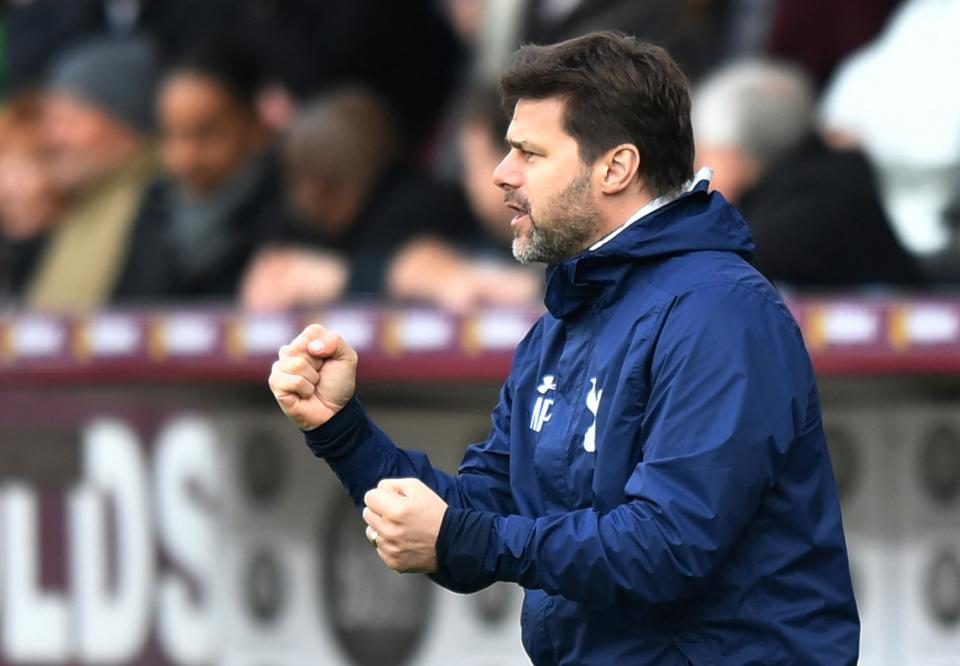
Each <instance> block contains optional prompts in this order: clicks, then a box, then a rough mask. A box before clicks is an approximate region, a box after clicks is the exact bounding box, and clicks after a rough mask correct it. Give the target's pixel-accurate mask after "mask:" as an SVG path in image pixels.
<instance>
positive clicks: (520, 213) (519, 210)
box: [506, 202, 530, 227]
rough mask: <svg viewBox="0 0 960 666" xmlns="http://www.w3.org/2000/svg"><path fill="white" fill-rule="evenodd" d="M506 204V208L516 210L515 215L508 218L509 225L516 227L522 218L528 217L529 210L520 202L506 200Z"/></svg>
mask: <svg viewBox="0 0 960 666" xmlns="http://www.w3.org/2000/svg"><path fill="white" fill-rule="evenodd" d="M506 206H507V208H509V209H511V210H513V211H515V212H516V215H514V216H513V219H512V220H510V226H511V227H516V226H517V225H518V224H521V223H522V222H523V221H524V220H529V219H530V212H529V211H528V210H527V209H526V208H525V207H523V206H521V205H520V204H517V203H511V202H507V204H506Z"/></svg>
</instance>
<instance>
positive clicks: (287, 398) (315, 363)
mask: <svg viewBox="0 0 960 666" xmlns="http://www.w3.org/2000/svg"><path fill="white" fill-rule="evenodd" d="M269 384H270V390H271V391H273V397H275V398H276V399H277V403H278V404H279V405H280V409H282V410H283V413H284V414H286V415H287V418H289V419H290V420H291V421H293V422H294V423H295V424H296V425H297V427H299V428H300V429H301V430H312V429H313V428H316V427H317V426H320V425H323V424H324V423H326V422H327V421H329V420H330V419H331V418H333V415H334V414H336V413H337V412H339V411H340V410H341V409H343V407H344V406H345V405H346V404H347V403H348V402H349V401H350V398H352V397H353V392H354V390H355V389H356V386H357V352H355V351H354V350H353V349H352V348H351V347H350V345H348V344H347V343H346V342H344V341H343V339H342V338H341V337H340V336H339V335H338V334H336V333H334V332H333V331H328V330H327V329H325V328H324V327H323V326H320V325H319V324H311V325H310V326H307V327H306V328H305V329H304V330H303V332H302V333H301V334H300V335H298V336H297V337H296V338H295V339H294V340H293V342H291V343H290V344H289V345H284V346H283V347H281V348H280V355H279V358H278V359H277V360H276V361H275V362H274V364H273V369H272V370H271V372H270V381H269Z"/></svg>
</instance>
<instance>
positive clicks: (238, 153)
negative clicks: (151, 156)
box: [158, 73, 262, 196]
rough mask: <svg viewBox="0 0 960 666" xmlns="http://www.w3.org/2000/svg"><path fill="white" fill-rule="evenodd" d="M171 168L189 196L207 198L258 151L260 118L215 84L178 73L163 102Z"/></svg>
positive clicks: (169, 82) (169, 81) (163, 142)
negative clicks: (205, 196)
mask: <svg viewBox="0 0 960 666" xmlns="http://www.w3.org/2000/svg"><path fill="white" fill-rule="evenodd" d="M158 112H159V118H160V126H161V130H162V140H161V153H162V156H163V162H164V166H165V167H166V169H167V170H168V171H169V172H170V173H171V174H172V175H173V177H174V178H176V179H177V180H178V181H179V182H180V183H181V184H182V185H183V186H184V187H185V188H186V189H187V190H188V191H190V192H191V193H193V194H195V195H200V196H203V195H207V194H210V193H211V192H213V191H214V190H216V189H217V188H218V187H220V186H221V185H223V184H224V183H226V181H227V180H229V178H230V176H232V175H233V174H234V173H235V172H236V170H237V169H238V168H240V167H241V166H242V165H243V164H244V163H245V162H246V161H247V160H248V159H249V158H250V157H251V156H252V155H253V153H254V152H255V151H256V150H257V148H258V147H259V145H260V142H261V139H262V132H261V128H260V127H259V124H258V123H257V121H256V118H255V117H254V115H253V114H252V113H250V112H249V111H248V110H246V109H244V108H242V107H241V105H240V104H239V103H238V102H236V101H235V100H234V99H233V97H232V96H231V95H230V93H229V92H228V91H227V90H226V89H225V88H224V87H222V86H221V85H220V84H218V83H217V82H216V81H214V80H213V79H209V78H206V77H203V76H199V75H194V74H187V73H183V74H175V75H173V76H172V77H171V78H169V79H167V81H166V82H165V83H164V84H163V87H162V88H161V90H160V95H159V99H158Z"/></svg>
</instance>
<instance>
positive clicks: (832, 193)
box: [693, 60, 923, 288]
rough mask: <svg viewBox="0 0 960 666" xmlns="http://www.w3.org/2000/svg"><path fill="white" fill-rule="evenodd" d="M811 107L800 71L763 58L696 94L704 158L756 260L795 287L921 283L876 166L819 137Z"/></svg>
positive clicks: (724, 73)
mask: <svg viewBox="0 0 960 666" xmlns="http://www.w3.org/2000/svg"><path fill="white" fill-rule="evenodd" d="M813 104H814V93H813V85H812V83H811V82H810V80H809V79H808V78H807V77H806V76H805V75H804V74H803V72H802V71H801V70H799V69H797V68H795V67H793V66H790V65H785V64H779V63H774V62H767V61H759V60H757V61H742V62H739V63H735V64H733V65H730V66H728V67H726V68H724V69H722V70H720V71H718V72H716V73H715V74H714V75H712V76H711V77H709V78H708V79H707V80H706V81H705V82H704V83H703V85H702V86H701V87H700V88H699V90H698V91H696V93H695V95H694V107H693V119H694V130H695V132H696V136H697V161H698V163H700V164H702V165H705V166H709V167H711V168H713V169H714V171H715V174H714V180H713V184H714V187H715V188H716V189H717V190H719V191H720V192H721V193H722V194H723V195H724V196H725V197H726V198H727V199H728V200H729V201H731V202H732V203H734V204H736V205H737V206H738V207H739V208H740V210H741V212H742V213H743V215H744V217H745V218H746V219H747V221H748V222H749V224H750V228H751V230H752V231H753V237H754V240H755V242H756V245H757V249H756V252H755V253H754V256H753V263H754V265H755V266H756V267H757V268H758V269H759V270H760V271H761V272H762V273H763V274H764V275H766V276H767V277H768V278H770V279H771V280H774V281H777V282H781V283H784V284H785V285H789V286H792V287H797V288H828V287H832V288H843V287H857V286H862V285H885V286H907V287H912V286H917V285H920V284H922V282H923V277H922V273H921V271H920V269H919V267H918V266H917V265H916V264H915V263H914V261H913V259H912V258H911V257H910V255H909V254H908V253H907V251H906V250H905V249H904V248H903V247H902V246H901V245H900V243H899V241H898V240H897V238H896V236H895V235H894V233H893V230H892V228H891V226H890V224H889V222H888V221H887V217H886V214H885V213H884V209H883V206H882V204H881V201H880V196H879V193H878V190H877V185H876V183H875V176H874V172H873V169H872V167H871V165H870V163H869V162H868V161H867V159H866V158H865V157H864V156H863V155H862V154H861V153H859V152H855V151H837V150H834V149H832V148H829V147H828V146H827V145H826V144H825V143H824V142H823V141H822V140H821V139H820V138H819V136H818V135H817V133H816V132H815V129H814V117H813V112H814V111H813V108H814V107H813Z"/></svg>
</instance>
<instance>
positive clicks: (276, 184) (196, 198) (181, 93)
mask: <svg viewBox="0 0 960 666" xmlns="http://www.w3.org/2000/svg"><path fill="white" fill-rule="evenodd" d="M259 81H260V77H259V74H258V70H257V65H256V62H255V61H253V60H252V58H251V57H250V55H249V53H248V52H247V51H246V50H244V49H242V48H240V47H239V46H236V45H233V44H230V43H226V42H224V43H216V44H209V45H206V46H202V47H199V48H196V49H193V50H192V51H191V52H190V53H189V54H188V55H187V56H185V57H183V58H181V59H180V61H179V62H178V63H177V64H175V65H174V66H172V67H171V68H170V69H169V70H168V71H167V73H166V75H165V76H164V78H163V81H162V83H161V85H160V88H159V92H158V95H157V114H158V120H159V125H160V132H161V137H160V154H161V158H162V161H163V165H164V167H165V169H166V171H167V172H168V174H169V177H167V178H163V179H161V180H160V181H158V182H157V183H155V184H154V185H153V186H152V187H151V188H150V189H149V190H148V192H147V194H146V196H145V197H144V200H143V202H142V204H141V207H140V210H139V213H138V215H137V221H136V224H135V227H134V232H133V238H132V241H131V248H130V253H129V255H128V258H127V261H126V265H125V268H124V270H123V273H122V276H121V279H120V280H119V282H118V285H117V290H116V292H115V298H116V300H118V301H131V300H141V301H142V300H147V299H157V298H164V297H165V298H177V299H180V300H191V299H196V298H221V299H222V298H232V296H233V295H234V294H235V292H236V289H237V284H238V282H239V279H240V276H241V274H242V272H243V270H244V267H245V266H246V264H247V262H248V261H249V259H250V257H251V255H252V254H253V252H254V249H255V245H256V243H257V242H258V240H259V239H261V238H262V237H263V236H264V235H265V234H267V233H269V231H270V228H271V227H272V226H275V225H278V224H280V223H281V218H282V214H283V203H282V191H281V186H280V179H279V174H278V171H277V167H276V163H275V160H274V159H273V156H272V155H270V154H268V152H267V150H266V149H267V144H268V138H269V135H268V131H267V128H266V127H265V126H264V124H263V123H262V122H261V120H260V118H259V116H258V114H257V109H256V94H257V90H258V86H259Z"/></svg>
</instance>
